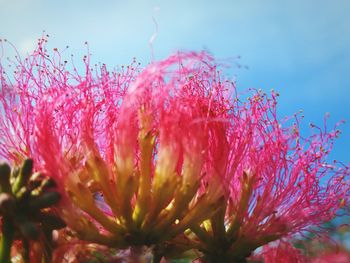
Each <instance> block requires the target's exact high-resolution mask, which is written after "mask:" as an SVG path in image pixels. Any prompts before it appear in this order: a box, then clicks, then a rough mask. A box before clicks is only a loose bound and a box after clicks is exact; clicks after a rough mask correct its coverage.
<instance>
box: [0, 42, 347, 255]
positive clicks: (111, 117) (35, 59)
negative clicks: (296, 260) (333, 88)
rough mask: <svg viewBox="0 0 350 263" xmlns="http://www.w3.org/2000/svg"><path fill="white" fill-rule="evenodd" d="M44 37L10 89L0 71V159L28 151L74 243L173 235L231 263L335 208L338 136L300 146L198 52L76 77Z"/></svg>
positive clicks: (260, 96) (341, 179) (294, 129)
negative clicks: (55, 185) (48, 182)
mask: <svg viewBox="0 0 350 263" xmlns="http://www.w3.org/2000/svg"><path fill="white" fill-rule="evenodd" d="M44 42H45V40H41V41H40V42H39V46H38V49H37V50H36V51H35V52H34V53H33V54H32V55H31V56H30V57H29V58H27V59H25V60H23V61H21V60H19V61H18V63H17V66H16V67H17V70H16V73H15V75H14V77H13V79H14V80H13V81H12V82H9V81H8V79H7V77H6V75H4V73H1V74H2V75H1V81H2V93H1V96H0V101H1V104H0V105H1V106H0V107H1V110H0V111H1V112H2V113H3V114H2V116H1V118H0V136H1V137H2V138H4V140H2V141H1V142H0V156H2V157H3V158H5V159H7V160H11V161H13V162H19V161H20V160H21V159H23V158H26V157H27V156H31V157H32V158H33V159H34V162H35V163H36V164H38V167H37V169H42V170H45V171H46V172H47V173H48V174H50V175H51V176H53V177H55V179H56V181H58V182H60V189H61V191H62V192H65V193H66V197H65V201H66V202H64V206H62V213H63V214H64V217H65V219H66V221H67V223H68V225H69V226H70V227H71V229H73V230H74V231H76V232H77V234H78V236H79V237H80V238H81V239H84V240H87V241H92V242H96V243H100V244H107V245H110V246H115V247H127V246H142V245H148V246H150V245H155V244H156V245H159V244H162V245H164V242H166V241H169V240H171V239H172V238H174V237H178V236H179V235H182V236H181V238H182V239H183V238H187V241H188V242H187V244H189V245H188V247H187V249H191V248H196V249H198V250H199V251H200V252H201V253H202V254H203V258H202V259H203V261H209V262H215V260H217V259H218V258H219V259H221V260H222V261H225V260H226V261H227V262H231V261H239V260H244V259H245V258H246V257H248V256H249V255H250V254H251V253H252V252H253V251H254V250H255V249H256V248H258V247H260V246H262V245H264V244H267V243H269V242H271V241H274V240H278V239H281V238H286V237H289V236H291V235H293V234H296V233H303V231H306V230H310V227H315V226H319V225H320V224H322V223H323V222H325V221H327V220H330V219H332V218H333V217H334V216H335V214H336V211H337V210H338V209H339V208H340V207H342V206H343V205H344V203H346V201H347V198H348V178H347V176H348V175H349V168H348V167H346V166H344V167H337V164H336V163H335V164H329V163H327V162H326V158H327V155H328V153H329V151H330V150H331V148H332V141H333V139H334V138H335V137H336V136H337V134H338V132H326V131H325V130H321V129H319V128H318V127H316V126H314V127H313V130H314V131H316V132H315V133H314V134H313V135H311V136H310V137H308V138H303V137H302V136H301V135H300V132H299V120H298V117H295V118H294V122H295V123H294V124H289V123H290V122H291V121H292V120H293V119H291V120H289V121H280V120H278V119H277V112H276V104H277V102H276V97H277V94H276V93H272V95H271V97H268V96H267V95H266V94H264V93H262V92H259V91H251V97H250V98H249V99H248V100H247V101H245V102H242V99H241V98H240V97H239V96H238V94H237V92H236V90H235V87H234V85H233V84H232V83H230V82H228V81H225V80H223V79H222V78H221V77H220V74H219V72H218V71H217V68H216V64H215V61H214V60H213V58H211V57H210V56H209V55H208V54H206V53H194V52H193V53H181V52H180V53H177V54H175V55H173V56H170V57H169V58H167V59H165V60H163V61H160V62H155V63H152V64H150V65H148V66H147V67H146V68H144V69H141V68H140V67H139V65H137V64H136V63H133V64H132V65H130V66H128V67H126V68H122V69H120V70H119V71H112V72H109V71H108V70H107V68H106V66H104V65H102V66H100V67H98V66H96V68H94V69H91V67H90V61H89V57H85V58H84V62H85V75H83V76H82V75H80V74H78V71H77V70H76V69H75V68H73V70H72V71H71V72H70V71H68V68H67V67H68V66H66V63H65V62H63V61H62V58H61V55H60V53H59V52H58V51H55V52H54V55H53V56H52V57H50V58H49V57H48V54H47V52H46V50H45V45H44ZM1 69H2V68H1ZM1 72H3V69H2V70H1ZM100 194H102V195H103V196H102V197H98V198H97V197H96V196H97V195H100ZM188 229H191V230H192V232H191V231H189V230H188ZM167 244H168V243H167ZM175 245H176V244H175ZM186 246H187V245H186ZM162 249H164V247H162ZM182 249H184V248H182ZM161 253H166V251H161Z"/></svg>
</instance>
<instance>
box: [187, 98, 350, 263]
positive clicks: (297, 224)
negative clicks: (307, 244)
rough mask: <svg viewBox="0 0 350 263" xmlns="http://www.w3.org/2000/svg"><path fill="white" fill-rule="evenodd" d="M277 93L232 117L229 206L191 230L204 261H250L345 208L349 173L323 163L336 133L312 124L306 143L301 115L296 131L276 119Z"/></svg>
mask: <svg viewBox="0 0 350 263" xmlns="http://www.w3.org/2000/svg"><path fill="white" fill-rule="evenodd" d="M277 95H278V94H276V93H274V92H272V95H271V97H268V96H267V95H266V94H264V93H262V92H260V91H255V92H253V95H252V96H251V97H250V98H249V99H248V101H247V102H244V103H239V102H237V103H239V104H240V106H239V105H237V106H236V107H234V109H236V110H233V111H232V112H231V114H232V116H231V122H230V124H231V127H230V128H229V132H228V133H227V140H226V142H225V143H226V144H227V147H225V148H226V149H227V151H226V152H225V153H224V154H223V158H226V164H225V176H222V177H223V178H225V180H226V181H227V184H229V195H228V196H227V202H223V203H222V206H221V208H220V209H219V212H218V213H217V214H216V215H214V216H213V217H212V218H211V219H210V220H207V221H204V222H203V223H202V224H200V225H197V226H195V227H192V230H193V232H194V233H195V234H196V235H197V239H194V240H195V244H196V245H197V248H198V249H199V250H200V251H201V252H202V253H203V258H202V260H203V262H215V259H217V258H222V259H223V260H224V261H225V262H245V259H246V258H247V257H249V255H251V253H252V252H253V251H254V250H255V249H256V248H258V247H260V246H262V245H264V244H267V243H269V242H271V241H274V240H279V239H281V238H284V237H286V238H288V237H291V236H292V235H295V234H298V233H299V234H302V233H303V232H304V231H316V230H314V228H315V227H317V226H320V225H321V224H322V223H323V222H326V221H329V220H330V219H332V218H333V217H334V216H335V215H336V212H337V211H338V209H340V208H341V207H343V206H344V205H345V203H346V200H347V198H348V193H349V192H348V191H349V190H348V189H349V187H348V175H349V167H347V166H342V165H339V164H338V165H337V163H332V164H329V163H327V160H326V158H327V155H328V153H329V152H330V150H331V148H332V143H333V139H334V138H335V137H337V136H338V133H339V131H338V130H336V131H331V132H327V131H325V130H322V129H320V128H318V127H317V126H315V125H311V126H312V130H313V133H312V135H311V136H310V137H307V138H303V137H302V136H301V135H300V132H299V119H300V118H299V117H298V116H297V115H296V116H295V118H294V120H295V122H294V124H292V125H288V121H287V120H285V121H279V120H278V119H277V112H276V104H277V102H276V97H277ZM290 121H292V119H290V120H289V122H290ZM311 227H313V228H311Z"/></svg>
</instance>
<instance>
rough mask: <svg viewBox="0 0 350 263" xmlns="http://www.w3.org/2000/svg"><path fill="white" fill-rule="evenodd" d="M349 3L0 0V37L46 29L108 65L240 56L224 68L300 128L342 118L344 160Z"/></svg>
mask: <svg viewBox="0 0 350 263" xmlns="http://www.w3.org/2000/svg"><path fill="white" fill-rule="evenodd" d="M349 11H350V1H348V0H333V1H329V0H328V1H325V0H319V1H311V0H310V1H305V0H304V1H300V0H293V1H279V0H274V1H273V0H264V1H262V0H261V1H257V0H256V1H253V0H239V1H236V0H231V1H205V0H202V1H199V0H195V1H191V0H188V1H185V0H181V1H168V0H164V1H132V0H131V1H118V0H116V1H111V0H105V1H97V0H95V1H93V0H91V1H82V0H75V1H68V0H62V1H49V0H47V1H44V0H31V1H29V0H0V38H7V39H9V40H10V41H11V42H12V43H14V45H15V46H16V47H17V48H18V50H19V51H20V52H21V53H22V54H25V53H26V52H29V51H30V50H31V49H32V48H33V46H34V45H35V43H36V39H37V38H38V37H40V36H41V34H42V31H43V30H46V32H47V33H48V34H50V42H49V47H52V48H54V47H57V48H59V49H63V48H64V47H65V46H66V45H69V46H70V49H69V51H68V52H69V53H73V54H81V55H82V54H84V52H85V47H84V42H85V41H88V42H89V45H90V50H91V53H92V54H93V57H92V58H93V60H94V61H95V62H99V61H101V62H104V63H106V64H107V65H109V66H110V67H113V66H115V65H120V64H126V63H129V62H130V61H131V60H132V57H137V59H138V60H139V61H141V62H143V64H145V63H147V62H148V61H149V60H150V59H151V49H150V46H149V40H150V38H151V36H152V34H153V33H154V32H155V28H156V26H155V23H154V21H153V19H155V20H156V22H157V25H158V34H157V38H156V39H155V41H154V45H153V48H154V55H155V58H156V59H161V58H164V57H166V56H167V55H169V54H171V53H172V52H174V51H176V50H178V49H181V50H201V49H203V48H204V49H207V50H209V51H210V52H212V54H214V55H215V56H216V57H217V58H220V59H224V58H232V57H237V56H240V57H241V58H240V59H239V61H237V62H238V63H239V64H241V65H244V66H247V67H248V69H246V68H245V67H242V68H238V67H233V68H231V69H230V70H229V72H230V74H231V75H235V76H237V77H236V78H237V84H238V87H239V89H241V90H244V89H247V88H249V87H255V88H262V89H264V90H266V91H269V90H270V89H272V88H273V89H275V90H277V91H278V92H279V93H280V94H281V97H280V100H279V101H280V103H279V107H280V115H281V116H283V115H290V114H293V113H294V112H296V111H298V110H299V109H303V110H304V115H305V119H304V121H303V122H302V125H303V126H305V127H307V126H308V123H309V122H315V123H317V124H319V125H321V124H322V120H323V116H324V114H325V113H326V112H329V113H330V114H331V119H330V121H329V126H332V125H333V124H334V123H335V122H337V121H338V120H340V119H345V120H347V124H345V125H343V126H342V127H341V129H342V130H343V134H342V136H341V138H340V139H339V140H338V142H337V143H336V144H335V148H334V151H333V153H332V155H331V157H332V158H337V159H339V160H341V161H343V162H345V163H349V162H350V154H349V152H350V150H349V149H350V78H349V76H348V74H349V69H350V16H349V15H348V14H349Z"/></svg>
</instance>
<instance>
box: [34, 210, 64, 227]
mask: <svg viewBox="0 0 350 263" xmlns="http://www.w3.org/2000/svg"><path fill="white" fill-rule="evenodd" d="M38 220H39V221H40V222H42V224H43V225H44V226H45V227H46V228H48V229H50V230H54V229H57V230H58V229H61V228H64V227H66V223H65V222H64V221H63V220H62V219H61V218H60V217H59V216H56V215H54V214H47V213H45V214H44V213H43V214H41V215H39V216H38Z"/></svg>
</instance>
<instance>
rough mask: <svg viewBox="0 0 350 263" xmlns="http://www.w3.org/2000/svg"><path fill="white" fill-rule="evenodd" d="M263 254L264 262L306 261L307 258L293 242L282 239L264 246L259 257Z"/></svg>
mask: <svg viewBox="0 0 350 263" xmlns="http://www.w3.org/2000/svg"><path fill="white" fill-rule="evenodd" d="M259 256H261V258H262V260H263V262H264V263H275V262H280V263H306V262H308V260H307V258H306V257H305V256H303V255H302V254H301V253H300V251H299V250H298V249H296V248H295V247H293V246H292V245H291V244H289V243H287V242H284V241H281V242H275V243H273V244H271V245H267V246H264V247H263V249H262V251H261V253H260V254H259V255H258V257H259Z"/></svg>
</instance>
